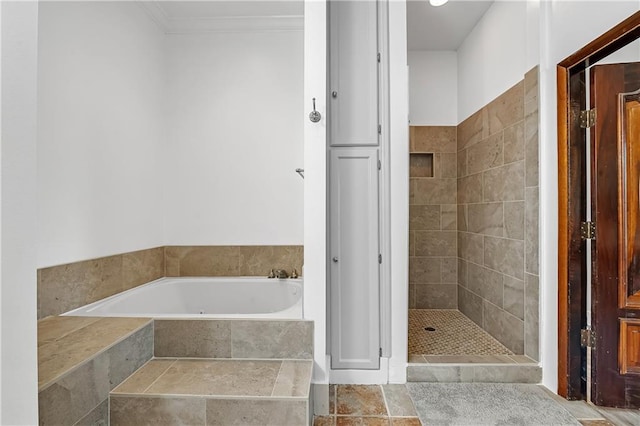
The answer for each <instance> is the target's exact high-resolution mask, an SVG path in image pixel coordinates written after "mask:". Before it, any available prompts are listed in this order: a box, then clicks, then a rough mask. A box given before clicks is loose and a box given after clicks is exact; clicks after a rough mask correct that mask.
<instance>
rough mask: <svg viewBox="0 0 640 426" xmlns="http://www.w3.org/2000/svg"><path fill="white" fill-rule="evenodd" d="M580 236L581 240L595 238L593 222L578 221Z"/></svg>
mask: <svg viewBox="0 0 640 426" xmlns="http://www.w3.org/2000/svg"><path fill="white" fill-rule="evenodd" d="M580 237H581V238H582V239H583V240H595V239H596V224H595V222H580Z"/></svg>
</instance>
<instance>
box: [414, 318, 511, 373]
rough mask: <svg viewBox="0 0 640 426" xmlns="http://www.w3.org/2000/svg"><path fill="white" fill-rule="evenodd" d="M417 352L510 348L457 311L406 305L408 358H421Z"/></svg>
mask: <svg viewBox="0 0 640 426" xmlns="http://www.w3.org/2000/svg"><path fill="white" fill-rule="evenodd" d="M427 328H429V331H428V330H427ZM431 329H434V330H431ZM419 355H427V356H429V355H456V356H464V355H467V356H468V355H513V352H511V351H510V350H509V349H507V348H506V347H505V346H504V345H502V344H501V343H500V342H498V341H497V340H496V339H494V338H493V337H491V335H489V334H488V333H487V332H486V331H484V330H483V329H482V328H480V327H478V326H477V325H476V324H475V323H474V322H473V321H471V320H470V319H469V318H467V317H466V316H465V315H464V314H462V313H461V312H459V311H455V310H439V309H409V356H410V359H409V361H410V362H424V361H418V360H417V358H419ZM412 359H413V361H412Z"/></svg>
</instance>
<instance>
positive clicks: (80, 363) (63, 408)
mask: <svg viewBox="0 0 640 426" xmlns="http://www.w3.org/2000/svg"><path fill="white" fill-rule="evenodd" d="M152 355H153V324H152V320H151V319H148V318H90V317H50V318H46V319H44V320H41V321H39V322H38V405H39V417H40V424H41V425H63V424H64V425H74V424H77V425H85V424H87V425H89V424H108V397H109V392H110V391H111V390H112V389H113V388H115V387H116V386H117V385H118V384H120V383H121V382H122V381H124V380H125V379H126V378H127V377H129V376H130V375H131V374H132V373H133V372H134V371H136V370H137V369H138V368H140V367H141V366H142V365H143V364H144V363H146V362H147V361H148V360H149V359H151V357H152ZM100 421H102V422H103V423H100Z"/></svg>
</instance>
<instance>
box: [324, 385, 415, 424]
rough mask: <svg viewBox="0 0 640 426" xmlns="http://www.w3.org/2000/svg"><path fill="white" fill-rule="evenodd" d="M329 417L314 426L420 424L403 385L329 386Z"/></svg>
mask: <svg viewBox="0 0 640 426" xmlns="http://www.w3.org/2000/svg"><path fill="white" fill-rule="evenodd" d="M329 414H330V415H329V416H319V417H316V418H315V419H314V423H313V424H314V426H351V425H371V426H382V425H384V426H420V425H421V423H420V420H419V419H418V417H417V416H418V414H417V413H416V410H415V407H414V406H413V401H412V400H411V397H410V396H409V392H408V391H407V388H406V386H405V385H331V386H330V387H329Z"/></svg>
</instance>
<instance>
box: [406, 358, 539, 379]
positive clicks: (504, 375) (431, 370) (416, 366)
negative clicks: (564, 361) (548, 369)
mask: <svg viewBox="0 0 640 426" xmlns="http://www.w3.org/2000/svg"><path fill="white" fill-rule="evenodd" d="M541 380H542V369H541V368H540V366H539V365H538V364H537V363H535V362H531V363H512V364H502V363H410V364H409V365H408V366H407V381H409V382H437V383H463V382H464V383H472V382H476V383H540V381H541Z"/></svg>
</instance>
